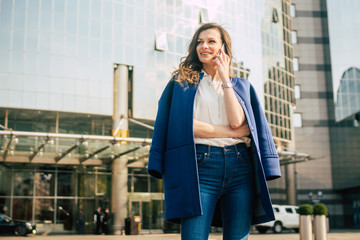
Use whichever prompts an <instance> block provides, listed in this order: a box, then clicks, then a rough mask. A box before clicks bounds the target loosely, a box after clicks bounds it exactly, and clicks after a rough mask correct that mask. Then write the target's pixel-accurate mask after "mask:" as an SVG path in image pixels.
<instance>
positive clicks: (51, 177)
mask: <svg viewBox="0 0 360 240" xmlns="http://www.w3.org/2000/svg"><path fill="white" fill-rule="evenodd" d="M54 191H55V173H54V172H37V173H35V192H36V196H54Z"/></svg>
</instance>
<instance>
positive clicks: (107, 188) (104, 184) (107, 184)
mask: <svg viewBox="0 0 360 240" xmlns="http://www.w3.org/2000/svg"><path fill="white" fill-rule="evenodd" d="M96 195H105V196H109V197H110V196H111V175H106V174H99V175H97V193H96Z"/></svg>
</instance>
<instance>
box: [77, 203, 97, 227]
mask: <svg viewBox="0 0 360 240" xmlns="http://www.w3.org/2000/svg"><path fill="white" fill-rule="evenodd" d="M95 208H96V206H95V200H88V199H79V205H78V209H79V211H80V210H82V211H83V214H84V216H85V224H84V225H85V231H92V230H93V229H92V228H93V222H94V212H95V210H96V209H95Z"/></svg>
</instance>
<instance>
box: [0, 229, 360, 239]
mask: <svg viewBox="0 0 360 240" xmlns="http://www.w3.org/2000/svg"><path fill="white" fill-rule="evenodd" d="M0 239H4V240H5V239H9V240H24V239H29V240H48V239H50V240H64V239H66V240H180V235H179V234H148V235H132V236H114V235H107V236H105V235H28V237H27V238H24V237H12V236H0ZM249 239H250V240H299V239H300V236H299V234H297V233H284V234H256V233H255V234H251V235H250V237H249ZM209 240H222V235H221V234H211V235H210V237H209ZM327 240H360V231H358V232H349V231H342V232H332V233H328V239H327Z"/></svg>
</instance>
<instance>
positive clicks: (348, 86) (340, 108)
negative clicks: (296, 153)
mask: <svg viewBox="0 0 360 240" xmlns="http://www.w3.org/2000/svg"><path fill="white" fill-rule="evenodd" d="M359 9H360V2H359V1H356V0H347V1H341V2H339V1H336V0H327V12H328V19H329V38H330V50H331V71H332V78H333V88H334V91H333V93H334V100H335V104H336V112H335V117H336V121H341V120H344V119H345V118H347V117H349V116H351V115H352V116H354V115H355V114H356V113H358V112H360V97H359V88H358V87H357V84H356V82H357V81H358V75H357V74H358V69H359V68H360V46H359V44H358V41H359V39H360V19H359V18H358V17H357V15H358V14H357V12H358V11H359ZM356 69H357V71H356ZM345 95H347V97H349V98H350V99H348V100H346V99H345V98H346V97H345ZM356 95H357V97H356ZM339 97H341V99H339ZM350 102H351V103H352V105H351V107H350V105H349V104H350Z"/></svg>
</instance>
